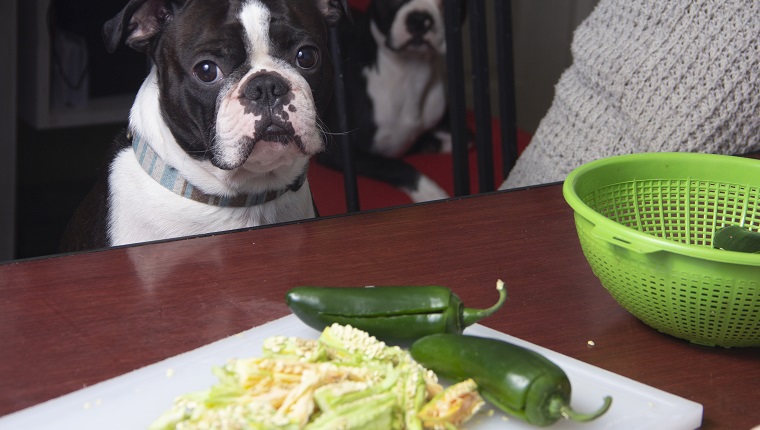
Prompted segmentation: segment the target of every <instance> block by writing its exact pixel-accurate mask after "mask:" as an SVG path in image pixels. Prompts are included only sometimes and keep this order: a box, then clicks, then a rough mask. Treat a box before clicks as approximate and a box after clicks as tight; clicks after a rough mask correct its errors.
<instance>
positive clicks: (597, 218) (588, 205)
mask: <svg viewBox="0 0 760 430" xmlns="http://www.w3.org/2000/svg"><path fill="white" fill-rule="evenodd" d="M563 194H564V197H565V200H566V201H567V202H568V204H569V205H570V206H571V207H572V208H573V210H574V211H575V225H576V228H577V230H578V237H579V239H580V243H581V247H582V249H583V253H584V255H585V256H586V259H587V260H588V262H589V264H590V265H591V268H592V269H593V271H594V274H595V275H596V276H597V277H598V278H599V280H600V281H601V283H602V285H603V286H604V287H605V288H606V289H607V291H609V292H610V294H611V295H612V297H614V298H615V300H617V302H618V303H619V304H620V305H621V306H622V307H624V308H625V309H627V310H628V311H629V312H631V313H632V314H633V315H635V316H636V317H637V318H639V319H640V320H641V321H643V322H644V323H646V324H647V325H649V326H651V327H653V328H655V329H657V330H659V331H661V332H663V333H667V334H670V335H673V336H676V337H678V338H682V339H687V340H689V341H691V342H694V343H698V344H703V345H713V346H715V345H717V346H724V347H738V346H760V254H748V253H742V252H734V251H725V250H721V249H713V248H712V238H713V233H714V232H715V230H716V229H718V228H720V227H723V226H726V225H740V226H743V227H746V228H748V229H750V230H752V231H760V160H754V159H749V158H741V157H731V156H724V155H712V154H694V153H645V154H632V155H622V156H616V157H610V158H604V159H601V160H596V161H592V162H590V163H587V164H584V165H582V166H580V167H578V168H577V169H575V170H574V171H572V172H571V173H570V175H568V177H567V179H566V180H565V183H564V186H563Z"/></svg>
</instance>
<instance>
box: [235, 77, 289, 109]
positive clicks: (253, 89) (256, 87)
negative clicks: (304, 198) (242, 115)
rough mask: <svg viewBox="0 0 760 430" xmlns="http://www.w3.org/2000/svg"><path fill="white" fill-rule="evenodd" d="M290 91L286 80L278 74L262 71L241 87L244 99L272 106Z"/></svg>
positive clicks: (280, 101)
mask: <svg viewBox="0 0 760 430" xmlns="http://www.w3.org/2000/svg"><path fill="white" fill-rule="evenodd" d="M289 93H290V85H288V82H287V81H286V80H285V79H283V78H282V77H280V76H278V75H274V74H271V73H262V74H259V75H256V76H254V77H252V78H251V79H250V80H249V81H248V83H247V84H246V85H245V88H244V89H243V95H244V96H245V98H246V99H248V100H250V101H252V102H256V103H259V104H262V105H268V106H274V105H276V104H278V103H282V100H283V97H284V96H286V95H287V94H289Z"/></svg>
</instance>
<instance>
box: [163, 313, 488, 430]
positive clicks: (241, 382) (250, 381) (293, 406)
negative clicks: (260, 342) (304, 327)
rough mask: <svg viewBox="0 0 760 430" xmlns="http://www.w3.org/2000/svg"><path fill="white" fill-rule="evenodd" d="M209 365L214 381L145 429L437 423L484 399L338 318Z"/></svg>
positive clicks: (389, 429) (461, 418) (280, 429)
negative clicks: (314, 333)
mask: <svg viewBox="0 0 760 430" xmlns="http://www.w3.org/2000/svg"><path fill="white" fill-rule="evenodd" d="M213 372H214V374H215V375H216V376H217V378H218V379H219V381H218V383H216V384H215V385H214V386H212V387H211V388H210V389H209V390H207V391H203V392H199V393H191V394H187V395H184V396H181V397H179V398H178V399H176V401H175V403H174V405H173V407H172V408H171V409H170V410H168V411H167V412H165V413H164V414H163V415H162V416H161V417H160V418H159V419H158V420H156V421H155V422H154V423H153V424H152V425H151V426H150V429H151V430H170V429H177V430H179V429H188V430H189V429H220V430H221V429H236V430H237V429H240V430H244V429H256V430H258V429H276V430H296V429H304V430H337V429H343V430H351V429H357V430H358V429H362V430H374V429H376V430H395V429H398V430H406V429H410V430H422V429H441V430H443V429H452V428H457V426H459V425H461V424H462V423H464V422H465V421H467V420H468V419H469V418H470V417H472V416H473V415H474V414H475V413H477V411H478V410H479V409H480V408H481V407H482V406H483V404H484V403H485V402H484V401H483V400H482V398H480V395H479V394H478V391H477V386H476V385H475V383H474V382H472V381H465V382H462V383H459V384H455V385H452V386H451V387H448V388H446V389H444V388H443V387H442V386H441V385H440V384H439V383H438V382H437V376H436V375H435V374H434V373H433V372H431V371H429V370H428V369H425V368H424V367H422V366H421V365H419V364H418V363H417V362H415V361H414V360H413V359H412V358H411V355H410V354H409V353H408V352H407V351H405V350H403V349H401V348H399V347H396V346H387V345H386V344H385V343H383V342H381V341H379V340H377V339H376V338H374V337H372V336H370V335H368V334H367V333H366V332H363V331H361V330H358V329H356V328H353V327H350V326H341V325H338V324H333V325H332V326H330V327H327V328H325V329H324V331H323V333H322V335H321V336H320V337H319V339H318V340H307V339H299V338H294V337H283V336H278V337H272V338H269V339H267V340H266V341H265V342H264V347H263V354H262V357H256V358H246V359H233V360H230V361H229V362H228V363H227V364H225V365H224V366H222V367H217V368H214V369H213Z"/></svg>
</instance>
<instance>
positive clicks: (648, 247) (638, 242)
mask: <svg viewBox="0 0 760 430" xmlns="http://www.w3.org/2000/svg"><path fill="white" fill-rule="evenodd" d="M615 227H616V228H609V227H607V226H606V225H602V224H597V225H595V226H594V228H593V229H592V231H591V234H592V235H593V236H594V237H595V238H597V239H599V240H603V241H605V242H607V243H610V244H612V245H616V246H620V247H622V248H625V249H627V250H629V251H633V252H636V253H638V254H649V253H652V252H658V251H662V247H661V246H659V245H658V244H656V243H651V242H648V241H647V240H646V239H643V240H642V238H641V237H640V236H639V237H634V236H633V235H631V234H629V233H627V232H625V231H621V230H620V228H619V226H617V225H615Z"/></svg>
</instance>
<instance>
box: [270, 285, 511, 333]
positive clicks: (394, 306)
mask: <svg viewBox="0 0 760 430" xmlns="http://www.w3.org/2000/svg"><path fill="white" fill-rule="evenodd" d="M496 289H497V290H498V292H499V299H498V301H497V302H496V304H494V305H493V306H491V307H489V308H487V309H471V308H465V307H464V305H463V304H462V301H461V300H460V299H459V297H457V296H456V295H455V294H454V293H452V292H451V290H449V289H448V288H446V287H441V286H436V285H431V286H418V287H414V286H405V287H400V286H391V287H365V288H342V287H296V288H293V289H291V290H290V291H288V293H287V295H286V296H285V301H286V303H287V305H288V307H289V308H290V310H291V311H293V313H294V314H295V315H296V316H298V318H300V319H301V321H303V322H304V323H306V324H307V325H309V326H310V327H312V328H314V329H316V330H322V329H323V328H325V327H327V326H329V325H331V324H333V323H338V324H343V325H351V326H353V327H356V328H359V329H361V330H364V331H366V332H368V333H370V334H371V335H373V336H376V337H377V338H379V339H383V340H413V339H418V338H420V337H423V336H426V335H429V334H433V333H462V330H464V328H465V327H467V326H470V325H472V324H475V323H476V322H478V321H479V320H481V319H483V318H485V317H487V316H489V315H492V314H493V313H494V312H496V311H497V310H499V308H501V306H502V305H503V304H504V302H505V301H506V299H507V291H506V289H505V288H504V282H502V281H501V280H499V281H498V282H497V283H496Z"/></svg>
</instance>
